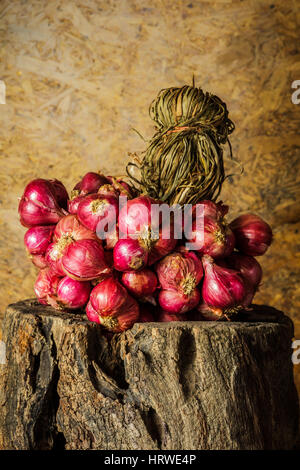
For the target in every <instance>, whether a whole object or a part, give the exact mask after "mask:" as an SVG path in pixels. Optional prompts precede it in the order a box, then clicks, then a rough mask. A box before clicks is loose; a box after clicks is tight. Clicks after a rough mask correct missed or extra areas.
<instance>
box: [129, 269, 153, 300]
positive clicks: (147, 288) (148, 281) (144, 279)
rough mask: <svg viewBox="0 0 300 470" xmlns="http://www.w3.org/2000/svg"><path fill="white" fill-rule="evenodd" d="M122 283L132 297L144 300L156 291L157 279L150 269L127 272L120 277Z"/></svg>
mask: <svg viewBox="0 0 300 470" xmlns="http://www.w3.org/2000/svg"><path fill="white" fill-rule="evenodd" d="M122 283H123V285H124V286H125V287H126V288H127V290H128V291H129V292H131V293H132V294H133V295H134V296H136V297H138V298H144V297H146V296H148V295H151V294H154V292H155V291H156V289H157V284H158V282H157V277H156V275H155V273H154V272H153V271H151V270H150V269H142V270H141V271H129V272H125V273H123V275H122Z"/></svg>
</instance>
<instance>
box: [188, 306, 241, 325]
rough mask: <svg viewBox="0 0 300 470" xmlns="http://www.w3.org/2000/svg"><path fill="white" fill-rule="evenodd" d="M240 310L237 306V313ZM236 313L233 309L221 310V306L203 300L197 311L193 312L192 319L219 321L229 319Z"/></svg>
mask: <svg viewBox="0 0 300 470" xmlns="http://www.w3.org/2000/svg"><path fill="white" fill-rule="evenodd" d="M238 311H239V308H236V311H235V313H237V312H238ZM233 313H234V311H233V310H228V312H226V310H225V311H223V310H221V309H220V308H216V307H211V306H210V305H207V304H206V303H205V302H202V303H201V304H199V305H198V306H197V309H196V311H195V312H193V315H192V319H193V320H194V321H219V320H229V318H230V316H232V315H233Z"/></svg>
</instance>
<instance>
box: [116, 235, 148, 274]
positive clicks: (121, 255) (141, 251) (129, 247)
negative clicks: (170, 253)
mask: <svg viewBox="0 0 300 470" xmlns="http://www.w3.org/2000/svg"><path fill="white" fill-rule="evenodd" d="M113 253H114V267H115V269H117V270H118V271H137V270H139V269H142V268H143V267H145V266H146V265H147V261H148V253H147V251H146V250H145V248H143V246H142V245H141V243H140V242H139V240H135V239H131V238H126V239H120V240H119V241H118V242H117V243H116V245H115V247H114V252H113Z"/></svg>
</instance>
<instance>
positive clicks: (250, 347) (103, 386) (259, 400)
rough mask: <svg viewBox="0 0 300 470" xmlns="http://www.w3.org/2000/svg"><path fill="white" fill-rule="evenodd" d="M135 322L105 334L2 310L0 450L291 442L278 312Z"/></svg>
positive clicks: (292, 405) (72, 318)
mask: <svg viewBox="0 0 300 470" xmlns="http://www.w3.org/2000/svg"><path fill="white" fill-rule="evenodd" d="M243 318H244V319H243V321H236V322H192V321H189V322H172V323H137V324H135V325H134V327H133V328H132V329H131V330H128V331H126V332H124V333H122V334H120V335H114V336H113V337H112V339H108V338H107V337H106V336H105V335H103V331H102V329H101V327H100V326H99V325H96V324H93V323H90V322H88V321H87V320H86V318H85V315H83V314H67V313H60V312H57V311H55V310H53V309H51V308H49V307H44V306H41V305H39V304H38V303H37V302H36V301H35V300H26V301H24V302H19V303H17V304H13V305H10V306H9V307H8V308H7V311H6V315H5V320H4V326H3V340H4V342H5V343H6V364H5V365H0V373H1V376H0V380H1V382H0V383H1V390H0V448H2V449H62V448H65V449H109V450H114V449H130V450H132V449H167V450H171V449H291V448H293V446H294V443H295V441H296V438H297V431H298V428H297V426H298V399H297V393H296V389H295V386H294V381H293V369H292V361H291V354H292V349H291V339H292V337H293V325H292V322H291V320H290V319H289V318H287V317H286V316H284V315H283V314H282V313H281V312H278V311H276V310H275V309H272V308H270V307H261V306H254V310H253V312H252V313H245V314H244V316H243Z"/></svg>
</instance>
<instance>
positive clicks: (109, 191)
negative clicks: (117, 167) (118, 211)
mask: <svg viewBox="0 0 300 470" xmlns="http://www.w3.org/2000/svg"><path fill="white" fill-rule="evenodd" d="M97 194H98V196H102V197H107V196H110V197H114V198H116V199H118V197H119V196H120V193H119V192H118V191H117V190H116V189H115V188H114V187H113V185H112V184H104V185H103V186H100V188H99V189H98V191H97Z"/></svg>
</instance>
